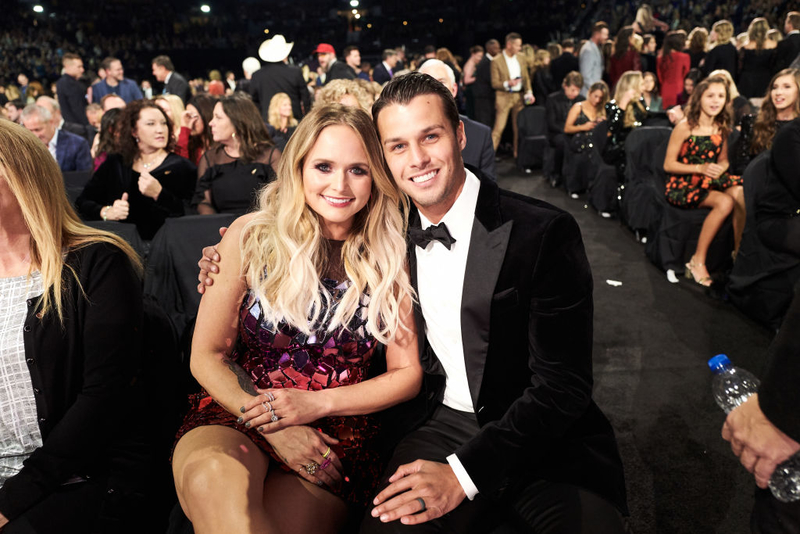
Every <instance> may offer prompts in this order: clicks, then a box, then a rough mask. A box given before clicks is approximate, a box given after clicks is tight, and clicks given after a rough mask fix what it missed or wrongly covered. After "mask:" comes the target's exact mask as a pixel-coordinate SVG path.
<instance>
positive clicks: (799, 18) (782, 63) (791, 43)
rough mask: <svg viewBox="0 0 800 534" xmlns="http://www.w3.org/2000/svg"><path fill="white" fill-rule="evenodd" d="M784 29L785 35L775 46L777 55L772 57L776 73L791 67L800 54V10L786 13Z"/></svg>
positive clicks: (773, 68)
mask: <svg viewBox="0 0 800 534" xmlns="http://www.w3.org/2000/svg"><path fill="white" fill-rule="evenodd" d="M783 31H784V33H785V35H784V37H783V40H781V41H780V42H779V43H778V46H777V47H775V55H774V56H773V59H772V61H773V64H772V70H773V72H776V73H777V72H778V71H781V70H783V69H787V68H789V66H790V65H791V64H792V62H793V61H794V60H795V59H796V58H797V57H798V55H800V12H797V11H790V12H789V13H787V14H786V21H785V22H784V23H783Z"/></svg>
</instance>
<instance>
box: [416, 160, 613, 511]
mask: <svg viewBox="0 0 800 534" xmlns="http://www.w3.org/2000/svg"><path fill="white" fill-rule="evenodd" d="M470 170H472V172H474V173H475V174H476V176H478V177H480V180H481V186H480V192H479V195H478V203H477V207H476V209H475V219H474V223H473V227H472V236H471V242H470V249H469V252H468V256H467V265H466V274H465V276H464V289H463V296H462V303H461V332H462V340H463V346H464V357H465V359H466V370H467V377H468V379H469V387H470V393H471V395H472V401H473V406H474V410H475V415H476V416H477V419H478V424H479V425H480V427H481V429H480V431H479V433H478V434H477V435H476V436H475V437H474V438H473V439H472V440H470V441H469V442H467V443H466V444H465V445H464V446H462V447H460V448H459V449H458V450H456V451H454V452H455V453H456V454H457V455H458V458H459V460H460V461H461V463H462V464H463V466H464V468H465V469H466V470H467V473H468V474H469V476H470V477H471V478H472V481H473V482H474V483H475V485H476V486H477V488H478V490H479V492H480V493H481V494H482V495H485V496H486V497H488V498H491V499H502V498H503V496H504V494H505V492H506V491H512V492H513V491H515V489H518V488H519V487H520V484H522V485H524V484H525V483H526V482H534V481H537V480H548V481H553V482H564V483H570V484H574V485H577V486H580V487H583V488H586V489H588V490H591V491H593V492H595V493H597V494H599V495H601V496H603V497H605V498H606V499H608V500H609V501H611V502H612V503H614V504H615V505H616V506H617V507H618V508H619V509H620V510H621V511H622V512H624V513H626V512H627V507H626V498H625V483H624V477H623V471H622V463H621V460H620V458H619V454H618V452H617V446H616V440H615V438H614V432H613V430H612V428H611V425H610V424H609V422H608V420H607V419H606V417H605V416H604V415H603V413H602V412H601V411H600V409H599V408H598V407H597V405H596V404H595V403H594V401H593V400H592V315H593V302H592V288H593V285H592V274H591V270H590V267H589V263H588V261H587V259H586V254H585V252H584V247H583V241H582V239H581V234H580V230H579V228H578V225H577V223H576V222H575V220H574V219H573V218H572V216H571V215H570V214H568V213H566V212H564V211H561V210H559V209H558V208H555V207H554V206H551V205H549V204H546V203H545V202H541V201H539V200H535V199H532V198H529V197H525V196H521V195H517V194H515V193H511V192H509V191H504V190H501V189H499V188H498V187H497V185H496V184H495V183H494V182H492V181H491V180H489V179H488V178H486V177H483V176H482V175H481V174H480V172H479V171H477V170H475V169H470ZM419 224H420V222H419V214H418V213H417V212H416V210H413V211H412V213H411V217H410V225H411V226H415V225H419ZM409 251H410V252H409V263H410V271H411V278H412V283H413V285H414V287H417V268H416V255H415V253H414V248H413V245H409ZM416 319H417V329H418V333H419V337H420V359H421V361H422V366H423V369H424V371H425V381H424V385H423V390H422V392H421V395H420V396H421V397H422V398H423V399H424V402H425V403H426V407H425V411H424V412H425V413H426V414H430V412H431V411H432V410H433V409H434V408H435V407H436V406H437V405H438V403H439V402H440V401H441V399H442V395H443V392H444V384H445V374H444V369H443V367H442V365H441V363H440V362H439V360H438V358H437V357H436V355H435V354H434V353H433V351H432V349H431V348H430V346H429V345H428V343H427V341H426V340H425V336H424V332H425V329H424V328H425V326H424V325H425V319H424V317H422V314H421V311H420V309H419V307H417V308H416ZM417 409H418V410H419V409H420V407H419V406H417ZM417 413H418V414H419V413H420V411H418V412H417ZM418 422H419V423H421V421H418Z"/></svg>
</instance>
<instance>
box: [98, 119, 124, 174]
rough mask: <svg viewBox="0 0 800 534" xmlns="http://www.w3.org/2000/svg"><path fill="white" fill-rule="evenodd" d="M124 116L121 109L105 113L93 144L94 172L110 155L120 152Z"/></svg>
mask: <svg viewBox="0 0 800 534" xmlns="http://www.w3.org/2000/svg"><path fill="white" fill-rule="evenodd" d="M120 115H122V110H121V109H120V108H114V109H109V110H108V111H107V112H106V113H103V119H102V120H101V121H100V128H99V129H98V130H99V131H98V132H97V136H96V137H95V141H94V143H92V158H94V169H92V170H94V171H96V170H97V169H98V168H99V167H100V165H102V164H103V162H104V161H105V160H106V159H107V158H108V155H109V154H117V153H118V152H119V118H120Z"/></svg>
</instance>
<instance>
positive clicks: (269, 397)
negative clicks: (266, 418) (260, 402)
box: [266, 391, 275, 402]
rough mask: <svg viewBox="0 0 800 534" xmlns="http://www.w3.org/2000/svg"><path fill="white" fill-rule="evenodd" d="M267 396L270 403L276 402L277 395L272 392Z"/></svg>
mask: <svg viewBox="0 0 800 534" xmlns="http://www.w3.org/2000/svg"><path fill="white" fill-rule="evenodd" d="M266 395H267V398H268V399H269V401H270V402H275V395H273V394H272V392H271V391H268V392H267V393H266Z"/></svg>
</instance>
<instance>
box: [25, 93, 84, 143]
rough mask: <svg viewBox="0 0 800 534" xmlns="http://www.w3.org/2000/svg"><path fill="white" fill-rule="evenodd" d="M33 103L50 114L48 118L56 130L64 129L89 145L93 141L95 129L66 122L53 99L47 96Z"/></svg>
mask: <svg viewBox="0 0 800 534" xmlns="http://www.w3.org/2000/svg"><path fill="white" fill-rule="evenodd" d="M35 103H36V104H37V105H39V106H42V107H43V108H45V109H46V110H47V111H49V112H50V116H51V117H52V120H53V125H54V126H55V127H56V130H61V129H64V130H66V131H68V132H69V133H73V134H75V135H78V136H80V137H83V138H84V139H86V142H87V143H89V144H91V143H92V141H93V140H94V136H95V134H96V133H97V129H96V128H94V127H93V126H92V125H90V124H87V125H86V126H83V125H81V124H75V123H74V122H66V121H65V120H64V118H63V116H62V115H61V107H60V106H59V105H58V102H57V101H56V99H55V98H51V97H49V96H40V97H39V98H37V99H36V102H35Z"/></svg>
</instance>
